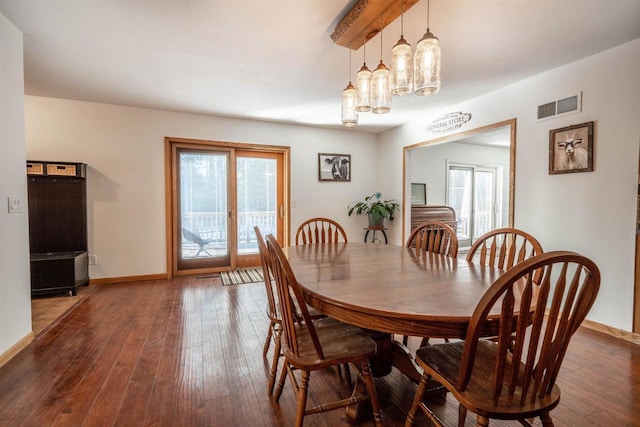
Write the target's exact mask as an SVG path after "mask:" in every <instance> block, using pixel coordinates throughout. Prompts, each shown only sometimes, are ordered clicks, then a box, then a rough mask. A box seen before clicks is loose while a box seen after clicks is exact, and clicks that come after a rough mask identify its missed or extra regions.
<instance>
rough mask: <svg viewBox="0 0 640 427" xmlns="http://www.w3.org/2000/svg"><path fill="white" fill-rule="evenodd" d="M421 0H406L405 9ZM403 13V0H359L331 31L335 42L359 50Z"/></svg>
mask: <svg viewBox="0 0 640 427" xmlns="http://www.w3.org/2000/svg"><path fill="white" fill-rule="evenodd" d="M418 1H419V0H404V11H405V12H406V11H407V10H409V9H410V8H411V7H412V6H413V5H415V4H416V3H418ZM401 14H402V0H359V1H358V2H357V3H356V4H355V6H353V8H352V9H351V10H350V11H349V12H348V13H347V14H346V15H345V17H344V18H342V19H341V20H340V22H339V23H338V25H336V28H335V29H334V30H333V33H331V40H333V42H334V43H335V44H338V45H340V46H344V47H348V48H351V49H353V50H358V49H360V47H361V46H362V45H363V44H364V43H365V41H369V40H370V39H371V38H373V36H375V35H376V34H378V33H379V32H380V30H381V28H380V16H382V28H385V27H386V26H387V25H389V24H390V23H392V22H393V21H395V20H396V18H398V17H399V16H400V15H401Z"/></svg>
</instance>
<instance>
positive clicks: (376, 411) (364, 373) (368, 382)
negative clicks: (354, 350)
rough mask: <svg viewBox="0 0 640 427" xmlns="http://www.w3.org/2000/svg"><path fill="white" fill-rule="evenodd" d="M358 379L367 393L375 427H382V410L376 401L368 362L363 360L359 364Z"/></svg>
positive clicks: (374, 385) (375, 392)
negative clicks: (360, 379)
mask: <svg viewBox="0 0 640 427" xmlns="http://www.w3.org/2000/svg"><path fill="white" fill-rule="evenodd" d="M360 366H361V368H362V369H361V371H360V378H362V381H363V382H364V385H365V386H366V387H367V393H368V394H369V402H371V409H372V410H373V419H374V421H375V423H376V425H377V426H384V420H383V416H382V409H380V402H379V401H378V392H377V391H376V383H375V382H374V381H373V375H371V368H370V367H369V360H367V359H365V360H364V361H362V363H361V364H360Z"/></svg>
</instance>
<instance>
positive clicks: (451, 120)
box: [427, 111, 471, 133]
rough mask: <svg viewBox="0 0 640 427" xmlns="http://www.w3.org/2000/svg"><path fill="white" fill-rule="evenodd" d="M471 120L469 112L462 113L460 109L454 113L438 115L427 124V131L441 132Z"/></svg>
mask: <svg viewBox="0 0 640 427" xmlns="http://www.w3.org/2000/svg"><path fill="white" fill-rule="evenodd" d="M469 120H471V113H462V112H460V111H458V112H455V113H449V114H445V115H444V116H442V117H439V118H437V119H435V120H434V121H432V122H431V123H429V124H428V125H427V132H429V133H443V132H449V131H450V130H454V129H458V128H459V127H460V126H462V125H463V124H465V123H467V122H468V121H469Z"/></svg>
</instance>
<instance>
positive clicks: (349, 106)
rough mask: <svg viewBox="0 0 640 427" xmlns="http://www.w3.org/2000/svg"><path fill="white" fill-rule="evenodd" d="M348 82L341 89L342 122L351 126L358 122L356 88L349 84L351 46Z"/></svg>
mask: <svg viewBox="0 0 640 427" xmlns="http://www.w3.org/2000/svg"><path fill="white" fill-rule="evenodd" d="M348 74H349V84H348V85H347V87H346V88H345V89H344V90H343V91H342V124H343V125H345V126H346V127H353V126H355V125H357V124H358V112H357V111H356V88H355V87H354V86H353V85H352V84H351V47H349V73H348Z"/></svg>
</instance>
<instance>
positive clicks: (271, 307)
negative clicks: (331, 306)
mask: <svg viewBox="0 0 640 427" xmlns="http://www.w3.org/2000/svg"><path fill="white" fill-rule="evenodd" d="M253 231H254V232H255V233H256V241H257V242H258V253H259V254H260V263H261V266H262V277H264V286H265V290H266V293H267V317H268V318H269V328H268V329H267V338H266V340H265V342H264V346H263V348H262V356H263V357H266V356H267V353H268V352H269V347H271V342H272V341H273V346H274V349H273V359H272V361H271V370H270V373H269V383H268V391H269V395H271V394H272V393H273V387H274V385H275V383H276V375H277V372H278V362H279V361H280V357H282V352H281V338H280V335H281V331H282V320H281V317H280V314H279V311H278V307H277V301H276V291H275V290H274V284H273V282H272V280H271V278H272V274H271V265H270V258H269V251H268V250H267V246H266V243H265V241H264V237H263V236H262V233H261V232H260V228H258V226H257V225H256V226H254V227H253ZM309 315H310V316H311V318H312V319H316V318H321V317H325V316H324V314H322V313H320V312H319V311H317V310H315V309H313V308H309ZM296 316H297V318H298V319H301V315H300V314H299V313H296Z"/></svg>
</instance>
